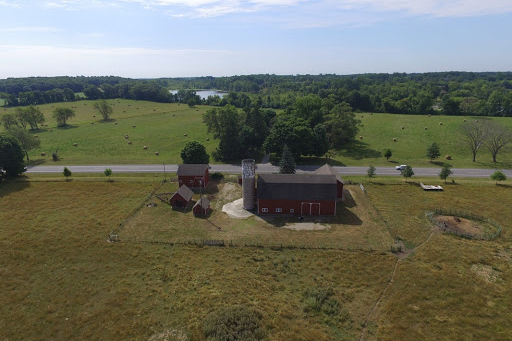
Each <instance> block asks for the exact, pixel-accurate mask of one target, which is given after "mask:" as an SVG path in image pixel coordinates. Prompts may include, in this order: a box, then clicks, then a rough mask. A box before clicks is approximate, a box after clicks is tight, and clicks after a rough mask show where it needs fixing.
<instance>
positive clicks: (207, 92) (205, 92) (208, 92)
mask: <svg viewBox="0 0 512 341" xmlns="http://www.w3.org/2000/svg"><path fill="white" fill-rule="evenodd" d="M194 91H195V92H196V95H199V96H200V97H201V99H207V98H208V96H215V95H217V96H219V97H220V98H222V97H224V96H226V95H227V94H228V93H227V92H225V91H220V90H194ZM169 92H170V93H171V94H173V95H174V94H176V93H177V92H178V90H169Z"/></svg>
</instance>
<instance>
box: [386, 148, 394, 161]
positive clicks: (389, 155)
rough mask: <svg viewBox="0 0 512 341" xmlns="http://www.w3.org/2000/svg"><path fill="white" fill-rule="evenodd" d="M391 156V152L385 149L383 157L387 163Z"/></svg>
mask: <svg viewBox="0 0 512 341" xmlns="http://www.w3.org/2000/svg"><path fill="white" fill-rule="evenodd" d="M392 156H393V152H392V151H391V149H389V148H388V149H386V151H385V152H384V157H385V158H386V161H389V158H390V157H392Z"/></svg>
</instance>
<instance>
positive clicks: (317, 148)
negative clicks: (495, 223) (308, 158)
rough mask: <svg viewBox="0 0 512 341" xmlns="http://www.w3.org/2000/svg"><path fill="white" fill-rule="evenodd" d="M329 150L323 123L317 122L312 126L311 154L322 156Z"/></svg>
mask: <svg viewBox="0 0 512 341" xmlns="http://www.w3.org/2000/svg"><path fill="white" fill-rule="evenodd" d="M328 151H329V140H328V139H327V132H326V130H325V127H324V126H323V124H317V125H316V126H315V127H314V128H313V150H312V154H313V155H315V156H317V157H322V156H324V155H325V153H327V152H328Z"/></svg>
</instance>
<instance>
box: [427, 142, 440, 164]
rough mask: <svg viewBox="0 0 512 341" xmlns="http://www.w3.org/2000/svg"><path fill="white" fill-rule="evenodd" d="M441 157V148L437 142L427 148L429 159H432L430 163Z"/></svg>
mask: <svg viewBox="0 0 512 341" xmlns="http://www.w3.org/2000/svg"><path fill="white" fill-rule="evenodd" d="M439 156H441V152H440V151H439V146H438V145H437V143H436V142H434V143H432V144H431V145H430V146H429V147H428V148H427V157H428V158H429V159H430V161H432V160H434V159H437V158H438V157H439Z"/></svg>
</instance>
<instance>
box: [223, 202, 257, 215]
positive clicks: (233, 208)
mask: <svg viewBox="0 0 512 341" xmlns="http://www.w3.org/2000/svg"><path fill="white" fill-rule="evenodd" d="M243 202H244V199H243V198H240V199H238V200H235V201H233V202H230V203H227V204H226V205H224V206H222V212H225V213H226V214H227V215H228V216H229V217H230V218H235V219H247V218H249V217H252V216H253V215H254V214H253V213H251V212H249V211H247V210H245V209H244V208H243V207H242V205H243Z"/></svg>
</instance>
